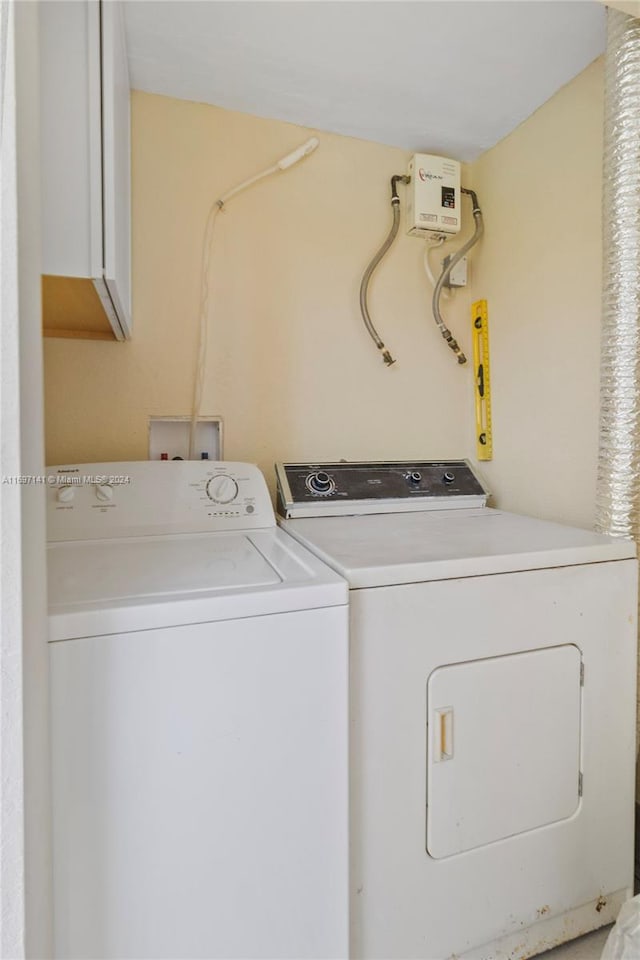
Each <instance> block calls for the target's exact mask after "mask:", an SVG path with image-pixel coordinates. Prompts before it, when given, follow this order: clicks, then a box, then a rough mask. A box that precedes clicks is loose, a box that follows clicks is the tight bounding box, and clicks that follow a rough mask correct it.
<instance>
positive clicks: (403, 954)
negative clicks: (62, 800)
mask: <svg viewBox="0 0 640 960" xmlns="http://www.w3.org/2000/svg"><path fill="white" fill-rule="evenodd" d="M277 476H278V493H279V511H280V513H281V514H282V516H283V517H285V518H288V519H284V520H283V521H282V527H283V529H285V530H286V531H287V532H288V533H291V534H292V535H293V536H294V537H296V538H297V539H298V540H299V541H300V543H301V544H303V545H304V546H306V547H308V548H309V549H310V550H312V551H313V552H314V553H315V554H316V556H317V557H319V558H320V559H322V560H323V561H325V562H326V563H328V564H330V565H331V566H332V567H333V569H334V570H336V572H338V573H339V574H340V575H341V576H343V577H345V578H346V579H347V580H348V581H349V585H350V600H349V603H350V658H351V667H350V710H351V722H350V768H351V792H350V802H351V815H350V832H351V868H350V872H351V877H350V910H351V955H352V957H354V958H385V960H390V958H395V960H407V958H422V960H442V958H454V957H455V958H458V957H469V958H475V960H488V958H496V960H497V958H500V960H507V958H510V960H511V958H515V957H517V958H525V957H530V956H532V955H534V954H537V953H540V952H542V951H543V950H546V949H548V948H549V947H552V946H554V945H555V944H557V943H560V942H562V941H564V940H568V939H571V938H572V937H576V936H578V935H579V934H582V933H585V932H587V931H589V930H592V929H595V928H596V927H599V926H601V925H603V924H605V923H609V922H611V921H612V920H613V919H615V916H616V914H617V911H618V909H619V908H620V905H621V904H622V902H623V901H624V900H625V899H626V898H627V897H628V896H630V895H631V893H632V887H633V817H634V763H635V688H636V610H637V576H638V572H637V563H636V560H635V555H636V551H635V545H634V544H633V543H632V542H629V541H622V540H614V539H611V538H607V537H603V536H599V535H597V534H594V533H591V532H588V531H585V530H578V529H573V528H570V527H566V526H562V525H560V524H556V523H549V522H545V521H542V520H535V519H531V518H527V517H522V516H516V515H513V514H508V513H505V512H503V511H501V510H494V509H490V508H487V507H486V505H485V504H486V492H485V490H484V489H483V486H482V484H481V483H480V481H479V480H478V478H477V477H476V476H475V474H474V471H473V470H472V468H471V466H470V465H469V464H468V463H467V462H464V461H446V462H437V463H436V462H420V463H417V462H392V463H344V462H343V463H329V464H317V463H316V464H284V465H283V464H280V465H278V467H277Z"/></svg>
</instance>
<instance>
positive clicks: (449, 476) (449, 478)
mask: <svg viewBox="0 0 640 960" xmlns="http://www.w3.org/2000/svg"><path fill="white" fill-rule="evenodd" d="M455 478H456V475H455V473H451V471H450V470H447V472H446V473H445V474H443V476H442V482H443V483H453V481H454V480H455Z"/></svg>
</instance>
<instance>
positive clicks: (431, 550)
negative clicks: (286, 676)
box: [282, 507, 636, 588]
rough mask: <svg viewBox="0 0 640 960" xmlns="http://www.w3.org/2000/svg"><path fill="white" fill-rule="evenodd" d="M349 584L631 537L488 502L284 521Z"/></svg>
mask: <svg viewBox="0 0 640 960" xmlns="http://www.w3.org/2000/svg"><path fill="white" fill-rule="evenodd" d="M282 527H283V528H284V529H285V530H287V531H288V532H289V533H291V534H292V535H293V536H294V537H296V539H298V540H299V541H300V542H301V543H303V544H304V545H305V546H307V547H309V549H311V550H313V552H314V553H315V554H316V555H317V556H318V557H320V558H321V559H323V560H325V561H326V562H327V563H329V564H330V565H331V566H332V567H333V569H334V570H337V571H338V573H340V574H342V576H344V577H345V578H346V579H347V580H348V581H349V585H350V586H351V587H352V588H359V587H378V586H385V585H392V584H398V583H419V582H423V581H427V580H449V579H454V578H458V577H475V576H486V575H487V574H494V573H509V572H515V571H518V570H536V569H540V568H543V567H561V566H572V565H575V564H581V563H598V562H602V561H606V560H624V559H628V558H630V557H635V556H636V548H635V544H634V543H633V541H631V540H617V539H614V538H612V537H605V536H601V535H600V534H597V533H592V532H590V531H588V530H580V529H578V528H575V527H566V526H563V525H561V524H559V523H551V522H549V521H546V520H535V519H533V518H531V517H522V516H518V515H517V514H513V513H504V512H503V511H501V510H493V509H489V508H487V507H484V508H480V509H470V510H439V511H436V512H429V513H424V512H420V513H402V514H376V515H374V516H350V517H320V518H310V519H299V520H285V521H283V522H282Z"/></svg>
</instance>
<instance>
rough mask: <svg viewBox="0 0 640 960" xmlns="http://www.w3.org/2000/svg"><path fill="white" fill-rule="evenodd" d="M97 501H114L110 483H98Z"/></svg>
mask: <svg viewBox="0 0 640 960" xmlns="http://www.w3.org/2000/svg"><path fill="white" fill-rule="evenodd" d="M96 499H98V500H102V502H103V503H108V502H109V501H110V500H113V487H112V486H111V484H110V483H96Z"/></svg>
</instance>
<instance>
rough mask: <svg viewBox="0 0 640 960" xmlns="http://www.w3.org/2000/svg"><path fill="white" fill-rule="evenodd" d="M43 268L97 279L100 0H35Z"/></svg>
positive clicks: (45, 271) (99, 247)
mask: <svg viewBox="0 0 640 960" xmlns="http://www.w3.org/2000/svg"><path fill="white" fill-rule="evenodd" d="M39 18H40V118H41V120H40V123H41V126H40V139H41V144H40V146H41V156H42V191H41V195H42V273H43V274H49V275H53V276H56V277H93V278H95V277H101V276H102V265H103V250H102V157H101V152H102V145H101V124H100V5H99V3H98V0H87V2H85V3H75V2H72V0H66V2H60V3H41V4H40V5H39Z"/></svg>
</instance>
